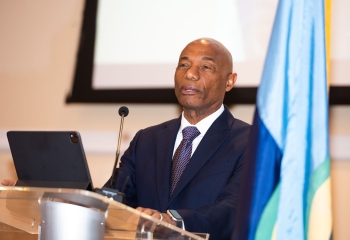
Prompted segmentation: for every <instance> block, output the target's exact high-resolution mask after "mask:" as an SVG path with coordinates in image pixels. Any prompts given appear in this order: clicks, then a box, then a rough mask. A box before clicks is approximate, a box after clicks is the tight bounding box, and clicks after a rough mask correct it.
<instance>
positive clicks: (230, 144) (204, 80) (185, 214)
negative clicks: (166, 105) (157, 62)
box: [116, 39, 250, 240]
mask: <svg viewBox="0 0 350 240" xmlns="http://www.w3.org/2000/svg"><path fill="white" fill-rule="evenodd" d="M236 77H237V75H236V73H233V72H232V57H231V54H230V53H229V51H228V50H227V49H226V48H225V47H224V46H223V45H222V44H221V43H220V42H218V41H216V40H214V39H198V40H195V41H193V42H191V43H189V44H188V45H187V46H186V47H185V49H184V50H183V51H182V53H181V55H180V58H179V63H178V66H177V68H176V72H175V94H176V97H177V99H178V101H179V103H180V104H181V106H182V107H183V113H182V116H181V117H180V118H178V119H174V120H170V121H168V122H165V123H162V124H160V125H157V126H153V127H149V128H146V129H143V130H141V131H139V132H138V133H137V134H136V135H135V137H134V139H133V140H132V142H131V143H130V146H129V148H128V150H126V152H125V154H124V155H123V157H122V158H121V164H120V168H119V174H118V178H117V179H116V188H117V189H122V186H123V184H124V183H125V179H127V177H129V181H128V185H127V186H126V187H125V188H124V189H125V191H124V193H125V194H126V199H127V205H129V206H132V207H138V208H137V209H138V210H140V211H142V212H145V213H147V214H149V215H151V216H153V217H155V218H158V219H162V221H166V222H169V223H171V224H174V225H175V224H176V223H175V222H174V221H173V220H172V218H171V217H170V216H169V215H167V214H166V211H167V210H168V209H174V210H177V212H178V213H179V214H180V215H181V217H182V219H183V222H184V225H185V229H186V230H188V231H191V232H204V233H210V239H220V240H222V239H230V236H231V232H232V229H233V225H234V218H235V215H236V209H237V204H238V202H237V201H238V200H237V199H238V190H239V186H240V179H241V173H242V168H243V160H244V151H245V148H246V145H247V140H248V133H249V129H250V126H249V125H248V124H246V123H244V122H242V121H240V120H238V119H235V118H234V117H233V116H232V115H231V113H230V112H229V111H228V109H227V108H226V107H224V106H223V99H224V95H225V92H228V91H230V90H231V89H232V87H233V85H234V83H235V81H236ZM188 126H195V127H196V128H197V129H198V130H199V132H200V133H199V135H198V136H197V137H196V138H195V139H194V140H193V142H192V149H191V153H192V156H191V157H190V160H189V162H188V163H187V165H186V164H185V165H186V166H185V167H183V166H182V169H181V171H180V174H178V171H177V170H176V169H175V168H176V167H174V164H175V162H176V161H178V160H175V159H176V155H179V153H177V151H178V150H177V148H178V147H180V145H181V143H180V142H181V141H182V140H183V132H182V130H183V129H184V128H186V127H188ZM197 134H198V133H197ZM176 171H177V173H174V172H176ZM176 174H177V175H176ZM174 175H176V177H174ZM178 175H180V176H178ZM174 178H175V179H176V180H177V182H176V183H175V184H174V183H173V180H174Z"/></svg>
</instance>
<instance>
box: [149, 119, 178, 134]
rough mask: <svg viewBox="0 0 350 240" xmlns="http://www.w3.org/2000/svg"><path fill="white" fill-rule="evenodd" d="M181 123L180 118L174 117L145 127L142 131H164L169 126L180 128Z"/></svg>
mask: <svg viewBox="0 0 350 240" xmlns="http://www.w3.org/2000/svg"><path fill="white" fill-rule="evenodd" d="M180 124H181V120H180V118H174V119H171V120H168V121H166V122H162V123H159V124H157V125H153V126H150V127H147V128H144V129H142V132H147V133H150V132H159V131H162V130H164V129H166V128H169V127H175V128H176V127H177V128H179V127H180Z"/></svg>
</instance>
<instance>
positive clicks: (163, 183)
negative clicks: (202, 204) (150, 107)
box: [156, 117, 181, 210]
mask: <svg viewBox="0 0 350 240" xmlns="http://www.w3.org/2000/svg"><path fill="white" fill-rule="evenodd" d="M180 125H181V117H180V118H178V119H177V120H176V121H175V122H172V123H171V124H170V125H168V126H166V128H165V129H164V130H162V131H160V132H159V134H158V139H157V157H156V185H157V194H158V200H159V204H160V209H161V210H162V209H164V210H166V207H167V205H168V202H169V194H170V175H171V161H172V156H173V150H174V145H175V140H176V135H177V133H178V131H179V128H180Z"/></svg>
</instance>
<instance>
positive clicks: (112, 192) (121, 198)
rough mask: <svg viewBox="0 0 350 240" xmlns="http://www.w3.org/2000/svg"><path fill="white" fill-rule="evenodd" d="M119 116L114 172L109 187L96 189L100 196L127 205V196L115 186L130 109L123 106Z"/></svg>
mask: <svg viewBox="0 0 350 240" xmlns="http://www.w3.org/2000/svg"><path fill="white" fill-rule="evenodd" d="M118 112H119V115H120V116H121V120H120V128H119V137H118V145H117V152H116V154H115V155H116V156H115V161H114V166H113V171H112V176H111V177H110V179H109V180H108V187H102V189H95V192H96V193H98V194H101V195H103V196H106V197H109V198H113V200H115V201H118V202H121V203H125V194H124V193H123V192H119V190H117V189H114V186H115V179H116V176H117V174H118V168H117V166H118V163H119V155H120V143H121V139H122V133H123V125H124V117H126V116H128V114H129V109H128V108H127V107H125V106H122V107H120V108H119V111H118ZM128 180H129V178H126V181H125V183H124V186H123V189H122V191H123V190H124V188H125V185H126V183H127V181H128Z"/></svg>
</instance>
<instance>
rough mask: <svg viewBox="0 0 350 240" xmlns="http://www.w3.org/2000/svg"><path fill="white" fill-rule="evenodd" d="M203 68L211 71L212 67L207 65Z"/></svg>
mask: <svg viewBox="0 0 350 240" xmlns="http://www.w3.org/2000/svg"><path fill="white" fill-rule="evenodd" d="M203 68H204V69H211V67H210V66H207V65H204V66H203Z"/></svg>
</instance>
